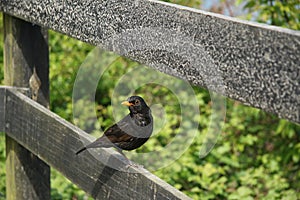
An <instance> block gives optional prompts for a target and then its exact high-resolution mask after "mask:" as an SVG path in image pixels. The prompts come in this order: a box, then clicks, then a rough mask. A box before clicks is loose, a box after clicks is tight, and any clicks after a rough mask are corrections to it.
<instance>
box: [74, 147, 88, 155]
mask: <svg viewBox="0 0 300 200" xmlns="http://www.w3.org/2000/svg"><path fill="white" fill-rule="evenodd" d="M84 150H86V147H83V148H81V149H79V150H78V151H77V152H76V155H78V154H80V153H81V152H83V151H84Z"/></svg>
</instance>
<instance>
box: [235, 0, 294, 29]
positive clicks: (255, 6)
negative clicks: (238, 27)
mask: <svg viewBox="0 0 300 200" xmlns="http://www.w3.org/2000/svg"><path fill="white" fill-rule="evenodd" d="M237 2H238V3H244V2H245V1H241V0H238V1H237ZM244 9H246V10H248V13H249V14H248V19H253V16H255V18H254V19H253V20H255V21H258V22H262V23H268V24H271V25H275V26H282V27H286V28H290V29H294V30H299V29H300V1H299V0H259V1H257V0H248V1H246V3H245V6H244ZM253 13H257V15H256V14H255V15H253Z"/></svg>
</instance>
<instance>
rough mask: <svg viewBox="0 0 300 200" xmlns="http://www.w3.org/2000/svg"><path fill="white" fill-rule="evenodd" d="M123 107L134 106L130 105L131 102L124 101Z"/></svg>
mask: <svg viewBox="0 0 300 200" xmlns="http://www.w3.org/2000/svg"><path fill="white" fill-rule="evenodd" d="M122 105H124V106H133V103H130V102H129V101H123V102H122Z"/></svg>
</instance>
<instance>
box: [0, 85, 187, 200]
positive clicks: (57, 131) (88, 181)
mask: <svg viewBox="0 0 300 200" xmlns="http://www.w3.org/2000/svg"><path fill="white" fill-rule="evenodd" d="M0 91H1V89H0ZM7 99H8V100H7V102H6V106H7V108H9V109H6V121H7V124H8V126H7V128H6V133H7V134H8V135H9V136H10V137H12V138H13V139H14V140H16V141H18V142H19V143H20V144H21V145H23V146H24V147H26V148H27V149H29V150H30V151H31V152H33V153H34V154H35V155H37V156H38V157H39V158H40V159H42V160H44V161H45V162H46V163H48V164H49V165H51V167H54V168H56V169H57V170H58V171H60V172H61V173H62V174H63V175H65V176H66V177H67V178H68V179H70V180H71V181H72V182H73V183H75V184H77V185H78V186H80V187H81V188H82V189H83V190H85V191H86V192H87V193H89V194H90V195H91V196H92V197H94V198H95V199H145V200H146V199H147V200H148V199H189V197H187V196H186V195H184V194H183V193H181V192H179V191H178V190H176V189H175V188H173V187H171V186H170V185H168V184H167V183H165V182H164V181H162V180H161V179H159V178H158V177H156V176H154V175H152V174H151V173H150V172H148V171H147V170H145V169H143V168H141V167H129V168H127V164H128V163H127V161H126V160H125V159H124V158H123V157H122V156H121V155H120V154H118V153H117V152H116V151H114V150H112V149H93V150H89V151H85V152H83V153H82V154H80V155H76V154H75V152H76V151H77V150H78V149H79V148H81V147H82V146H83V145H84V144H83V143H87V141H90V140H91V137H90V136H89V135H87V134H86V133H84V132H83V131H82V130H80V129H79V128H77V127H75V126H74V125H72V124H70V123H69V122H67V121H65V120H64V119H62V118H60V117H58V116H57V115H56V114H54V113H51V112H50V111H48V110H47V109H45V108H44V107H42V106H41V105H39V104H37V103H36V102H34V101H32V100H31V99H29V98H27V97H26V96H24V95H23V94H21V93H19V92H16V91H13V90H7ZM16 112H18V113H19V114H18V115H15V113H16Z"/></svg>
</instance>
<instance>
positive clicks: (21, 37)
mask: <svg viewBox="0 0 300 200" xmlns="http://www.w3.org/2000/svg"><path fill="white" fill-rule="evenodd" d="M3 19H4V77H5V84H6V85H10V86H16V87H29V79H30V77H31V75H32V73H33V68H34V67H35V68H36V71H37V74H38V76H39V79H40V80H41V88H40V90H39V95H38V99H37V101H38V102H39V103H41V104H42V105H44V106H46V107H49V76H48V75H49V51H48V41H47V40H48V33H47V30H44V29H42V28H41V27H40V26H37V25H34V24H31V23H28V22H25V21H23V20H21V19H17V18H15V17H12V16H9V15H7V14H4V18H3ZM7 101H9V99H7ZM15 115H16V117H18V113H15ZM6 126H14V124H6ZM39 126H42V125H39ZM6 195H7V196H6V198H7V199H8V200H15V199H17V200H22V199H24V200H25V199H26V200H27V199H43V200H44V199H45V200H47V199H50V167H49V166H48V165H47V164H46V163H45V162H43V161H42V160H40V159H39V158H38V157H37V156H35V155H33V154H32V153H31V152H30V151H28V150H27V149H25V148H24V147H23V146H21V145H20V144H18V143H17V142H16V141H14V140H13V139H12V138H10V137H9V136H7V135H6Z"/></svg>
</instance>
